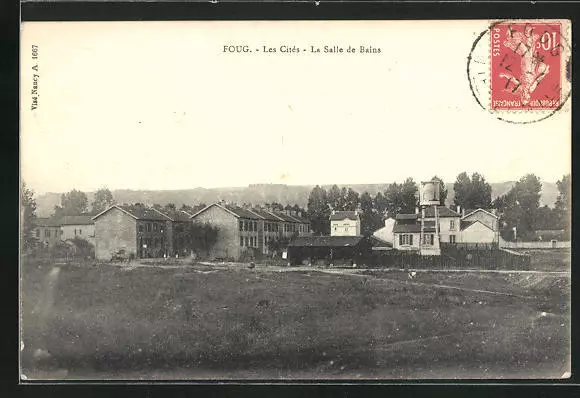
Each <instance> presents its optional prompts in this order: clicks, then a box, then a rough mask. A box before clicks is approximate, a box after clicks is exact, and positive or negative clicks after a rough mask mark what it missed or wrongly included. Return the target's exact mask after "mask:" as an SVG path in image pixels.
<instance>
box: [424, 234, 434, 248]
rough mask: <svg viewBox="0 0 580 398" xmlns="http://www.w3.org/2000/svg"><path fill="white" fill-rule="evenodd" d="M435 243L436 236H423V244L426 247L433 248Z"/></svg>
mask: <svg viewBox="0 0 580 398" xmlns="http://www.w3.org/2000/svg"><path fill="white" fill-rule="evenodd" d="M433 243H434V235H433V234H425V235H423V244H424V245H431V246H433Z"/></svg>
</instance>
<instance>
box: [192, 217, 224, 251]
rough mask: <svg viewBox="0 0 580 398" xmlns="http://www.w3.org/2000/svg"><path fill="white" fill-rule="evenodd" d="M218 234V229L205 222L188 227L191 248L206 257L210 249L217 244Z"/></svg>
mask: <svg viewBox="0 0 580 398" xmlns="http://www.w3.org/2000/svg"><path fill="white" fill-rule="evenodd" d="M218 234H219V229H218V227H217V226H215V225H212V224H210V223H207V222H206V223H200V222H194V223H192V224H191V226H190V236H191V242H192V246H193V247H194V248H195V249H197V250H199V251H203V252H205V253H206V254H207V255H209V252H210V250H211V248H212V247H213V245H215V243H216V242H217V238H218Z"/></svg>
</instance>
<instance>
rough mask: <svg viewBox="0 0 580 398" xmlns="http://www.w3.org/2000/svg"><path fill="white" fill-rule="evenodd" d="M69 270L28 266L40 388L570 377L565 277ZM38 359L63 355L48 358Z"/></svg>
mask: <svg viewBox="0 0 580 398" xmlns="http://www.w3.org/2000/svg"><path fill="white" fill-rule="evenodd" d="M58 267H59V269H60V272H59V274H58V276H56V277H54V276H53V279H54V282H53V283H52V284H51V282H50V278H51V277H50V276H49V274H50V272H51V270H52V269H54V266H47V265H39V264H33V263H30V264H26V263H23V264H22V272H21V273H22V285H21V288H22V330H23V333H22V335H23V342H24V344H25V349H24V350H23V351H22V359H21V363H22V367H23V372H24V374H27V376H28V377H29V378H34V377H43V376H42V375H43V374H44V375H48V376H47V377H61V376H50V374H51V373H42V372H45V371H51V370H56V369H65V370H66V371H67V372H68V374H67V376H66V377H68V378H77V377H80V378H91V379H100V378H115V377H117V378H119V377H120V378H124V377H127V378H143V377H144V378H154V377H161V378H187V379H196V378H197V379H199V378H201V379H203V378H212V379H215V378H268V379H277V378H355V377H363V378H415V377H420V378H423V377H435V378H437V377H453V376H455V375H463V377H471V378H485V377H516V378H518V377H533V376H534V375H536V376H538V375H539V376H540V377H546V376H549V377H560V375H561V374H562V373H563V372H564V371H565V370H567V368H568V367H569V363H568V361H569V339H570V336H569V325H570V323H569V322H570V319H569V310H568V307H567V305H568V303H569V281H566V280H559V279H558V278H553V280H559V282H558V283H560V285H558V284H557V283H556V285H554V283H555V282H553V280H552V281H547V280H542V281H532V282H533V283H529V282H530V281H529V280H528V281H525V279H523V280H522V279H520V278H517V277H515V276H512V277H511V279H510V277H509V276H508V275H503V274H502V275H494V274H471V275H468V276H466V274H459V275H455V274H454V275H447V274H445V275H443V273H440V274H436V273H434V274H433V275H431V274H429V276H427V275H426V274H427V273H420V275H419V277H418V278H417V279H415V280H413V282H414V281H418V282H421V283H423V284H422V285H416V284H411V283H409V282H407V280H406V279H405V277H406V274H404V273H403V272H394V271H393V272H385V273H381V274H380V275H379V273H377V274H376V275H362V276H353V275H340V274H336V275H335V274H332V275H331V274H328V273H323V272H317V271H315V270H313V271H309V272H271V271H268V272H266V271H260V270H250V269H247V268H246V267H243V266H235V267H224V266H221V267H212V266H203V265H197V266H191V265H184V266H183V267H182V268H161V267H138V268H134V269H130V268H122V267H117V266H111V265H105V264H103V265H97V266H82V265H60V266H58ZM429 278H430V279H429ZM523 278H525V276H523ZM534 283H535V284H534ZM437 285H454V286H460V287H461V286H463V287H472V286H478V288H479V289H483V287H485V288H487V289H496V290H497V291H514V292H519V293H522V295H523V296H526V297H528V298H521V297H514V296H502V295H488V294H482V293H475V292H472V291H468V290H450V289H444V288H441V287H440V286H437ZM558 286H559V288H560V290H559V289H558ZM562 288H563V289H562ZM541 311H545V312H547V313H548V314H547V315H546V316H542V315H541ZM37 348H42V349H46V350H48V351H49V353H50V358H48V359H45V360H38V359H35V358H34V351H35V350H36V349H37ZM53 374H56V373H53ZM62 377H64V376H62Z"/></svg>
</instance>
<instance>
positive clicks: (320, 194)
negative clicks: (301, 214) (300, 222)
mask: <svg viewBox="0 0 580 398" xmlns="http://www.w3.org/2000/svg"><path fill="white" fill-rule="evenodd" d="M337 188H338V187H337ZM307 216H308V219H309V220H310V224H311V226H312V230H313V231H314V233H315V234H318V235H329V234H330V221H329V217H330V208H329V198H328V194H327V192H326V190H325V189H324V188H321V187H320V186H318V185H317V186H315V187H314V188H312V191H310V196H309V197H308V208H307Z"/></svg>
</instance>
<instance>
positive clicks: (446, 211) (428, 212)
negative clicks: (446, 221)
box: [425, 206, 461, 218]
mask: <svg viewBox="0 0 580 398" xmlns="http://www.w3.org/2000/svg"><path fill="white" fill-rule="evenodd" d="M437 213H438V214H437V215H438V216H439V217H461V215H460V214H459V213H456V212H454V211H453V210H451V209H450V208H449V207H445V206H437ZM432 217H435V209H434V208H433V206H429V207H426V208H425V218H432Z"/></svg>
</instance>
